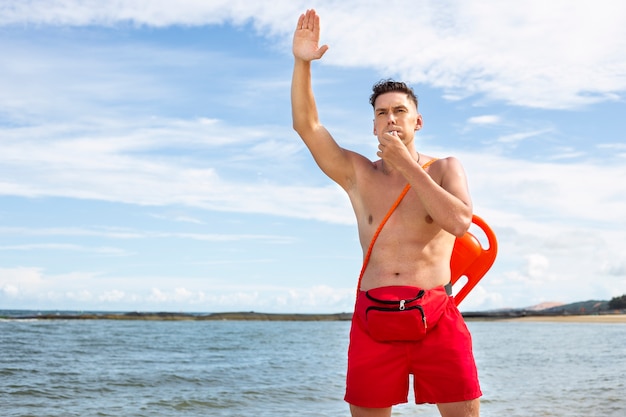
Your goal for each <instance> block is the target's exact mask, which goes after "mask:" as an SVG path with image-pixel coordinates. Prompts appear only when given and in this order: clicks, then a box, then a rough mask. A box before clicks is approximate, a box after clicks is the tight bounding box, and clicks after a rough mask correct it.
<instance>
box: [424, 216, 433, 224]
mask: <svg viewBox="0 0 626 417" xmlns="http://www.w3.org/2000/svg"><path fill="white" fill-rule="evenodd" d="M424 220H425V221H426V223H428V224H431V223H432V222H433V218H432V217H430V214H427V215H426V217H424Z"/></svg>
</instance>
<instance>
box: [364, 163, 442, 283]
mask: <svg viewBox="0 0 626 417" xmlns="http://www.w3.org/2000/svg"><path fill="white" fill-rule="evenodd" d="M436 160H437V159H431V160H430V161H428V162H426V163H425V164H424V165H423V166H422V168H423V169H426V168H428V166H429V165H430V164H432V163H433V162H435V161H436ZM410 188H411V184H407V185H405V186H404V189H403V190H402V192H401V193H400V195H399V196H398V198H397V199H396V201H395V202H394V203H393V205H392V206H391V208H390V209H389V211H388V212H387V214H386V215H385V217H384V218H383V221H381V222H380V224H379V225H378V229H376V232H375V233H374V236H372V241H371V242H370V246H369V248H367V253H366V254H365V259H364V260H363V266H362V267H361V273H360V274H359V282H358V284H357V286H356V291H357V295H358V293H359V290H360V289H361V281H362V280H363V274H365V269H366V268H367V264H368V263H369V261H370V256H371V255H372V249H373V248H374V243H375V242H376V239H378V235H379V234H380V232H381V230H383V226H384V225H385V223H387V220H389V218H390V217H391V215H392V214H393V212H394V211H395V210H396V208H397V207H398V206H399V205H400V203H401V202H402V199H403V198H404V196H405V195H406V193H408V192H409V189H410Z"/></svg>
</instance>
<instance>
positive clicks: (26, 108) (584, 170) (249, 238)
mask: <svg viewBox="0 0 626 417" xmlns="http://www.w3.org/2000/svg"><path fill="white" fill-rule="evenodd" d="M308 8H315V9H316V10H317V12H318V14H319V15H320V16H321V27H322V29H321V30H322V32H321V42H322V43H324V44H328V45H329V47H330V49H329V50H328V52H327V53H326V55H325V56H324V57H323V59H322V60H320V61H316V62H315V63H314V64H313V88H314V91H315V95H316V98H317V104H318V108H319V113H320V118H321V120H322V122H323V124H324V125H325V126H326V127H327V129H328V130H329V131H330V132H331V133H332V134H333V136H334V137H335V139H336V140H337V141H338V142H339V143H340V144H341V146H343V147H345V148H348V149H351V150H354V151H357V152H359V153H362V154H363V155H365V156H367V157H368V158H370V159H372V160H374V159H376V145H377V140H376V137H375V136H374V135H373V134H372V126H373V125H372V119H373V114H372V109H371V106H370V105H369V103H368V98H369V95H370V93H371V86H372V85H373V84H374V83H375V82H377V81H379V80H380V79H385V78H394V79H398V80H403V81H406V82H407V83H409V84H410V85H411V86H412V87H413V88H414V89H415V91H416V93H417V95H418V96H419V100H420V112H421V114H422V116H423V119H424V128H423V129H422V130H421V131H420V132H419V133H418V135H417V136H416V147H417V150H418V151H419V152H421V153H424V154H427V155H431V156H435V157H446V156H449V155H454V156H456V157H457V158H459V159H460V161H461V162H462V164H463V166H464V168H465V171H466V174H467V176H468V181H469V184H470V192H471V194H472V199H473V203H474V212H475V214H477V215H479V216H480V217H482V218H483V219H485V220H486V221H487V223H488V224H489V225H490V226H491V227H492V228H493V230H494V231H495V233H496V235H497V237H498V244H499V253H498V258H497V260H496V262H495V264H494V266H493V267H492V269H491V270H490V271H489V272H488V273H487V275H486V276H485V277H484V278H483V279H482V281H481V282H480V284H479V285H478V286H477V287H476V288H475V289H474V290H473V291H472V292H471V294H470V295H469V296H468V297H467V298H466V299H465V300H464V301H463V303H462V304H461V306H460V308H461V310H462V311H480V310H490V309H499V308H522V307H528V306H532V305H536V304H539V303H543V302H563V303H567V302H576V301H583V300H590V299H598V300H608V299H611V298H612V297H616V296H619V295H622V294H625V293H626V180H625V179H624V178H626V129H625V128H624V121H625V115H626V105H625V100H626V3H624V2H622V1H620V0H614V1H609V0H596V1H593V2H591V1H582V0H579V1H576V0H571V1H564V0H563V1H561V0H554V1H550V2H546V1H545V0H528V1H526V2H523V3H520V2H502V1H498V0H491V1H490V0H483V1H478V0H475V1H465V0H458V1H454V0H447V1H435V0H433V1H425V0H420V1H416V0H395V1H394V0H390V1H387V2H384V3H381V2H373V1H371V2H370V1H359V0H342V1H307V2H305V1H298V0H273V1H272V2H268V1H258V2H249V1H247V0H229V1H223V0H204V1H202V0H179V1H176V2H168V1H147V0H144V1H139V0H125V1H109V2H101V1H99V0H92V1H87V0H85V1H78V0H28V1H26V0H15V1H12V0H0V52H1V56H2V58H1V59H0V309H40V310H85V311H88V310H96V311H175V312H221V311H261V312H283V313H335V312H343V311H352V308H353V305H354V293H355V286H356V282H357V278H358V272H359V270H360V267H361V262H362V251H361V249H360V247H359V243H358V239H357V233H356V222H355V220H354V218H353V212H352V209H351V207H350V203H349V201H348V198H347V196H346V195H345V194H344V192H343V191H342V190H341V189H340V188H339V187H338V186H337V185H335V184H334V183H333V182H332V181H331V180H330V179H328V178H327V177H325V176H324V175H323V174H322V173H321V172H320V170H319V169H318V168H317V166H316V165H315V163H314V162H313V160H312V158H311V156H310V154H309V153H308V151H307V149H306V148H305V147H304V145H303V144H302V142H301V141H300V139H299V137H298V135H297V134H296V133H295V132H294V131H293V129H292V127H291V109H290V97H289V94H290V92H289V90H290V82H291V71H292V66H293V56H292V54H291V39H292V36H293V30H294V28H295V25H296V22H297V19H298V16H299V15H300V14H301V13H302V12H304V11H305V10H306V9H308ZM472 230H474V229H472ZM474 232H475V233H477V235H478V234H479V232H478V231H475V230H474Z"/></svg>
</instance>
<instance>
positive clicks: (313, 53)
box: [292, 9, 328, 61]
mask: <svg viewBox="0 0 626 417" xmlns="http://www.w3.org/2000/svg"><path fill="white" fill-rule="evenodd" d="M319 40H320V17H319V16H318V15H317V13H315V10H313V9H311V10H307V11H306V13H304V14H302V15H300V18H299V19H298V26H297V27H296V31H295V32H294V34H293V48H292V50H293V56H294V57H295V58H297V59H301V60H303V61H313V60H315V59H320V58H321V57H322V55H324V53H326V51H327V50H328V45H322V46H321V47H320V46H319V45H318V43H319Z"/></svg>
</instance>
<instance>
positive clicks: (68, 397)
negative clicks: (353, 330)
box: [0, 320, 626, 417]
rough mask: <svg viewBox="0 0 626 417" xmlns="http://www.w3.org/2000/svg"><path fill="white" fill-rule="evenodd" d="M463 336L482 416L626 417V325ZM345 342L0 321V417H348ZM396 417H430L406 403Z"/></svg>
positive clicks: (341, 334) (183, 326) (553, 326)
mask: <svg viewBox="0 0 626 417" xmlns="http://www.w3.org/2000/svg"><path fill="white" fill-rule="evenodd" d="M468 326H469V328H470V330H471V331H472V334H473V340H474V351H475V356H476V360H477V363H478V369H479V374H480V378H481V385H482V389H483V393H484V396H483V398H482V404H481V415H482V416H483V417H490V416H493V417H495V416H508V417H517V416H519V417H538V416H546V417H548V416H554V417H557V416H558V417H593V416H603V417H624V416H626V324H599V323H591V324H575V323H528V322H504V321H497V322H469V323H468ZM348 331H349V323H348V322H244V321H107V320H94V321H91V320H86V321H82V320H53V321H43V320H42V321H39V320H0V415H2V416H4V417H17V416H21V417H25V416H37V417H46V416H59V417H61V416H63V417H68V416H81V417H85V416H103V417H104V416H119V417H122V416H124V417H132V416H136V417H139V416H146V417H147V416H154V417H164V416H185V417H195V416H203V417H205V416H211V417H220V416H233V417H234V416H242V417H243V416H246V417H247V416H250V417H269V416H272V417H276V416H339V417H342V416H345V417H347V416H349V411H348V406H347V405H346V404H345V403H344V402H343V391H344V379H345V365H346V351H347V341H348ZM410 399H411V400H412V397H410ZM393 415H394V416H424V417H426V416H437V415H439V414H438V412H437V409H436V407H435V406H432V405H420V406H417V405H415V404H407V405H400V406H397V407H395V408H394V413H393Z"/></svg>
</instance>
